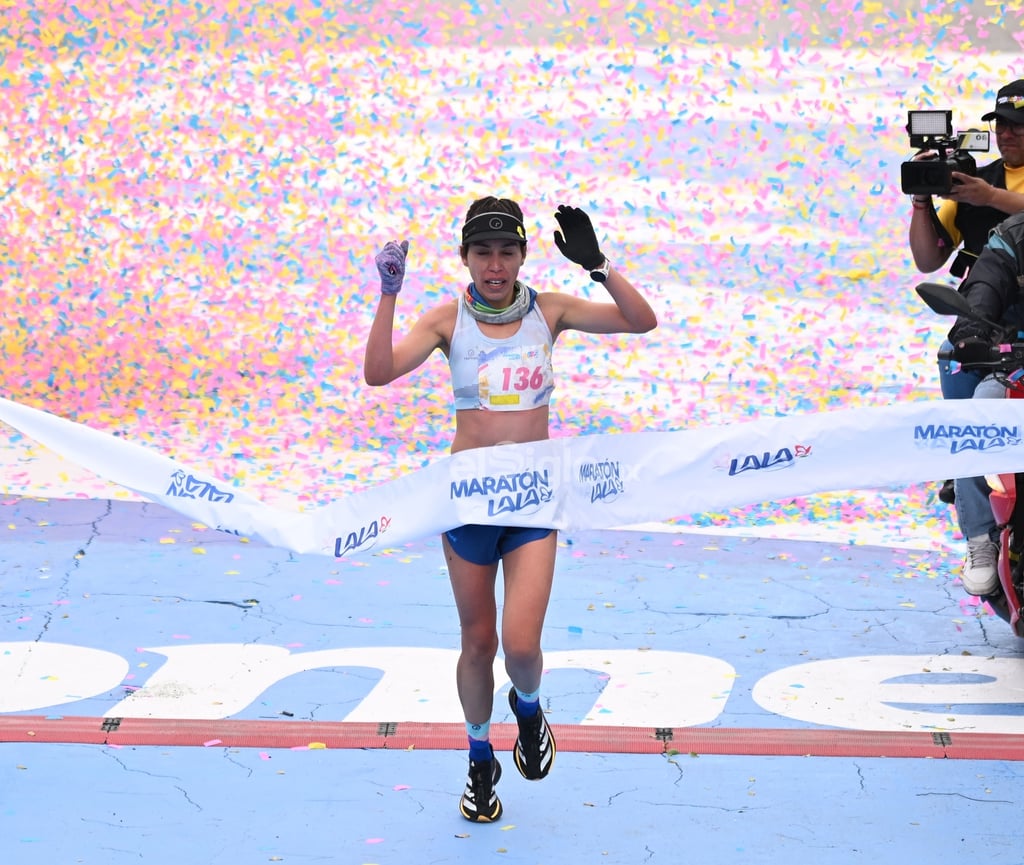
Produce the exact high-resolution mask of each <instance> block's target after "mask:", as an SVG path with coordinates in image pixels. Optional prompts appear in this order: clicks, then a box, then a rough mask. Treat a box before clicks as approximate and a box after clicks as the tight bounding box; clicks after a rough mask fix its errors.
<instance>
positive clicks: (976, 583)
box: [960, 536, 999, 595]
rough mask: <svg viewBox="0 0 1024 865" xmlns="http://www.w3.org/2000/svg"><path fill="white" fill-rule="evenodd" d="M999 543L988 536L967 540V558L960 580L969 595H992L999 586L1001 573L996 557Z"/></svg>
mask: <svg viewBox="0 0 1024 865" xmlns="http://www.w3.org/2000/svg"><path fill="white" fill-rule="evenodd" d="M998 557H999V544H997V543H996V542H995V541H993V540H991V539H990V538H988V537H987V536H983V537H980V538H972V539H970V540H969V541H968V542H967V558H966V559H964V569H963V571H962V572H961V574H960V581H961V582H962V583H963V584H964V591H966V592H967V594H969V595H991V594H993V593H994V592H995V590H996V589H998V588H999V574H998V573H997V572H996V559H997V558H998Z"/></svg>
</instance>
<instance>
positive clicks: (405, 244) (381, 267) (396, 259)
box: [373, 240, 409, 294]
mask: <svg viewBox="0 0 1024 865" xmlns="http://www.w3.org/2000/svg"><path fill="white" fill-rule="evenodd" d="M408 251H409V241H408V240H403V241H402V242H401V243H395V242H394V241H393V240H389V241H388V242H387V243H385V244H384V248H383V249H382V250H381V251H380V252H378V253H377V255H376V257H375V258H374V259H373V260H374V261H375V262H376V264H377V272H378V273H380V293H381V294H398V292H400V291H401V290H402V280H403V279H405V254H406V253H407V252H408Z"/></svg>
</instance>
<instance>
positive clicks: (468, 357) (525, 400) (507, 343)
mask: <svg viewBox="0 0 1024 865" xmlns="http://www.w3.org/2000/svg"><path fill="white" fill-rule="evenodd" d="M553 342H554V340H552V338H551V330H550V329H549V328H548V323H547V322H546V321H545V320H544V316H543V314H542V313H541V311H540V307H539V306H537V304H536V303H535V304H534V305H533V309H531V310H530V311H529V312H528V313H526V315H525V316H523V318H522V319H521V320H520V322H519V330H517V331H516V332H515V334H513V335H512V336H509V337H506V338H505V339H494V338H493V337H489V336H486V335H484V334H483V333H481V331H480V328H479V327H478V326H477V323H476V319H475V318H473V316H472V315H470V314H469V313H468V312H466V310H465V304H464V303H463V302H462V301H459V311H458V314H457V315H456V317H455V330H454V332H453V333H452V342H451V347H450V348H449V352H448V367H449V369H450V370H451V377H452V391H453V392H454V396H455V408H456V409H457V410H459V409H470V408H472V409H484V410H487V411H525V410H526V409H531V408H537V407H539V406H542V405H546V404H547V403H548V402H549V401H550V400H551V393H552V391H554V389H555V373H554V369H553V368H552V366H551V346H552V344H553Z"/></svg>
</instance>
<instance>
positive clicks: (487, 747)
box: [466, 721, 494, 763]
mask: <svg viewBox="0 0 1024 865" xmlns="http://www.w3.org/2000/svg"><path fill="white" fill-rule="evenodd" d="M466 735H467V737H468V738H469V759H470V760H473V761H474V762H477V763H479V762H481V761H483V760H491V759H493V758H494V751H493V750H491V741H490V737H491V722H490V721H487V722H486V723H483V724H470V723H469V721H467V722H466Z"/></svg>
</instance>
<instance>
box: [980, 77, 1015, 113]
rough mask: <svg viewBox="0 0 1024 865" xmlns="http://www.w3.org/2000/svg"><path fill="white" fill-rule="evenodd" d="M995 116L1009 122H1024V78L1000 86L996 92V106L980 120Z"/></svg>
mask: <svg viewBox="0 0 1024 865" xmlns="http://www.w3.org/2000/svg"><path fill="white" fill-rule="evenodd" d="M997 117H1000V118H1002V119H1003V120H1009V121H1010V122H1011V123H1024V78H1018V79H1017V80H1016V81H1011V82H1010V83H1009V84H1007V85H1006V86H1005V87H1000V88H999V92H998V93H997V94H996V107H995V110H994V111H990V112H989V113H988V114H986V115H984V116H983V117H982V118H981V119H982V120H995V119H996V118H997Z"/></svg>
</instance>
